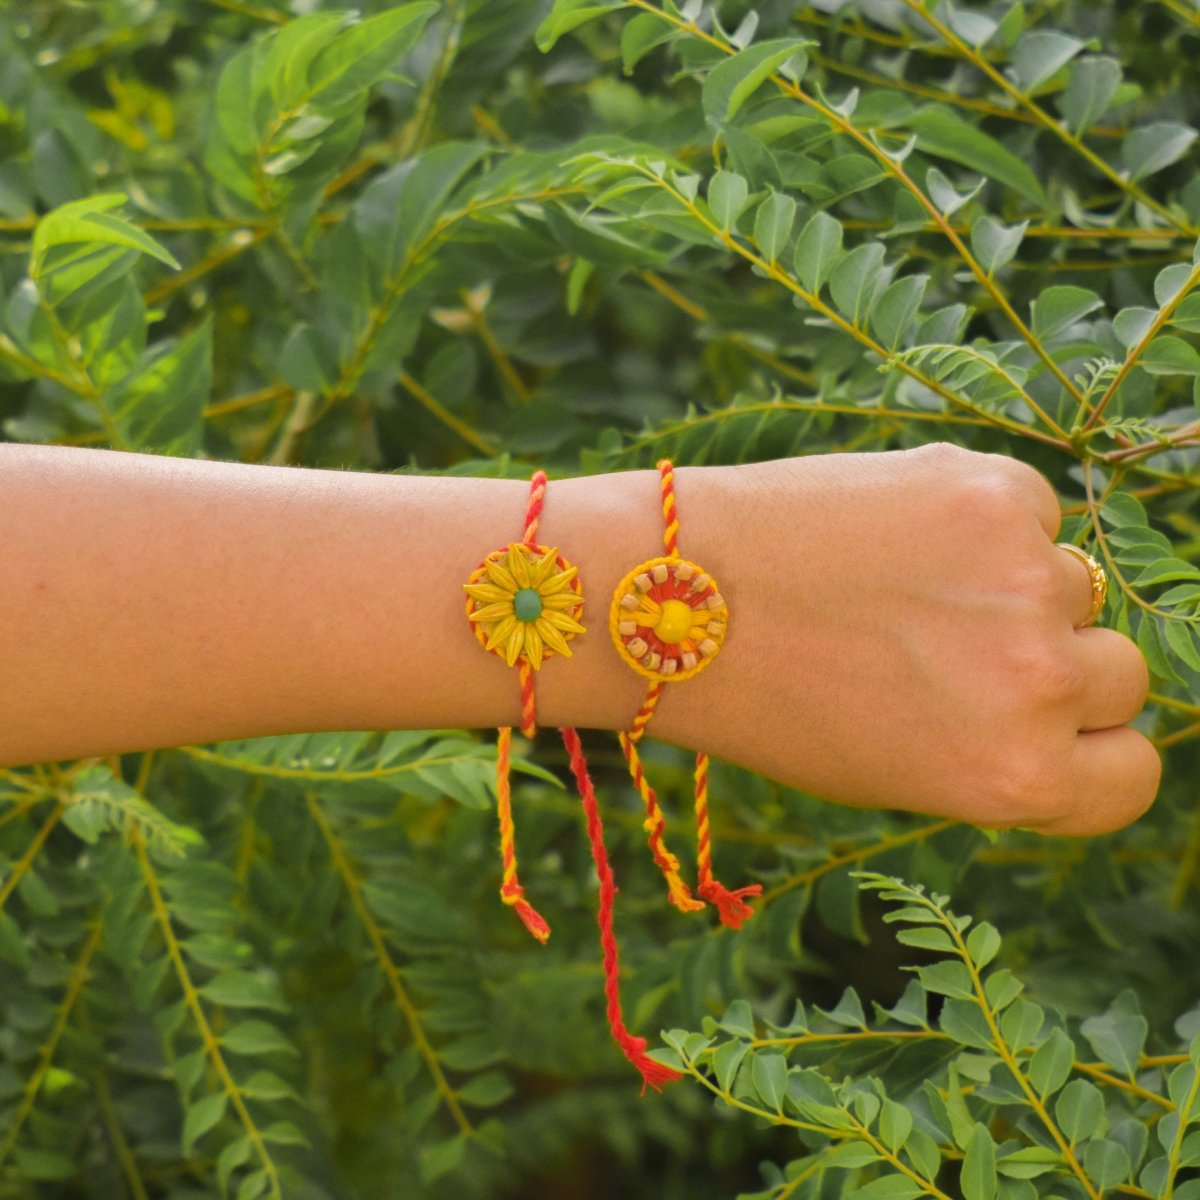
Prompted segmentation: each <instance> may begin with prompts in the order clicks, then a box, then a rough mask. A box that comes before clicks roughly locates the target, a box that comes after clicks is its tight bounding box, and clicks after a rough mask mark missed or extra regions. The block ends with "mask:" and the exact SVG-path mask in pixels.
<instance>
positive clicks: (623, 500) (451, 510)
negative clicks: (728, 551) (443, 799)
mask: <svg viewBox="0 0 1200 1200" xmlns="http://www.w3.org/2000/svg"><path fill="white" fill-rule="evenodd" d="M0 454H2V457H0V478H2V479H3V488H2V490H0V537H2V539H3V545H4V547H5V559H6V569H5V571H4V578H3V585H2V586H3V589H4V595H3V604H2V605H0V659H2V661H3V662H4V664H5V668H6V672H5V673H6V675H7V678H8V680H9V686H8V687H7V688H6V689H4V692H3V694H2V695H0V763H2V764H4V765H18V764H24V763H30V762H42V761H49V760H57V759H69V758H76V757H83V756H89V755H96V754H106V753H113V752H121V751H129V750H140V749H150V748H155V747H165V746H176V745H187V744H191V743H195V742H206V741H214V740H220V739H225V738H236V737H253V736H260V735H266V734H275V733H285V732H300V731H316V730H335V729H392V728H406V729H426V728H442V727H454V728H459V727H468V728H469V727H491V726H495V725H499V724H511V725H517V724H519V719H520V716H519V709H520V706H519V688H518V684H517V673H516V671H515V670H513V669H510V668H508V667H507V666H505V664H504V663H503V661H502V660H501V659H500V658H498V657H497V656H495V655H492V654H485V653H484V652H483V651H482V650H481V649H480V647H479V645H478V643H477V642H476V640H475V638H474V637H473V635H472V633H471V630H470V628H469V626H468V623H467V621H466V618H465V614H464V601H465V597H464V594H463V591H462V586H461V585H462V583H463V582H464V581H465V580H466V578H467V576H468V575H469V573H470V572H471V570H472V569H473V568H474V567H475V566H476V565H477V564H478V562H479V561H480V559H482V558H483V556H484V555H485V554H486V553H487V552H488V551H490V550H492V549H495V548H497V547H499V546H502V545H504V544H505V543H506V542H510V541H514V540H517V539H519V538H520V536H521V528H522V518H523V516H524V511H525V505H526V499H527V496H528V490H529V486H528V483H526V482H524V481H521V480H488V479H473V478H443V477H415V476H397V475H387V474H371V473H367V472H351V471H333V470H310V469H305V468H291V467H265V466H250V465H246V464H240V463H224V462H210V461H203V460H190V459H177V458H168V457H161V456H154V455H137V454H125V453H120V452H115V451H105V450H91V449H80V448H74V447H58V446H18V445H7V444H6V445H4V446H3V447H2V450H0ZM721 474H722V469H714V470H703V469H701V470H692V471H683V472H681V473H680V478H679V481H678V491H679V496H680V505H681V509H684V510H685V511H686V512H687V517H686V519H687V521H688V528H687V538H686V542H685V547H684V548H685V550H686V552H688V553H690V554H693V555H695V556H696V557H698V558H699V559H700V561H704V562H707V563H708V564H709V565H710V568H711V570H712V571H713V572H714V573H716V574H717V576H718V578H720V573H719V572H720V567H719V565H718V562H717V561H713V558H712V556H713V555H714V554H715V555H716V556H717V559H718V560H719V559H720V557H721V550H720V544H721V543H722V541H723V539H722V538H721V537H720V536H718V533H717V530H718V528H719V526H720V525H721V523H722V520H723V518H722V508H723V506H722V504H721V503H720V500H719V497H718V495H717V493H716V491H714V489H713V487H710V486H708V485H709V484H715V483H716V478H715V477H716V476H719V475H721ZM701 477H703V479H704V481H705V486H703V487H701V486H699V483H700V480H701ZM690 484H693V485H696V486H689V485H690ZM538 538H539V540H540V541H541V542H543V543H544V544H546V545H554V546H558V547H559V548H560V549H561V550H562V552H563V554H564V555H566V556H567V557H568V558H570V559H571V561H572V562H574V563H575V564H576V565H577V566H578V567H579V568H580V571H581V577H582V580H583V588H584V596H585V607H584V611H583V622H584V624H585V626H586V627H587V629H588V633H587V635H584V636H581V637H578V638H576V639H575V640H574V642H573V643H572V649H573V651H574V654H573V657H572V658H570V659H565V658H561V657H556V658H552V659H550V660H548V661H547V662H546V663H545V665H544V666H543V668H542V670H541V672H540V673H539V675H538V683H537V686H538V704H539V721H540V723H542V724H544V725H563V724H576V725H581V726H596V727H605V728H618V727H622V726H625V725H627V724H628V722H629V720H630V719H631V717H632V715H633V713H634V712H636V710H637V707H638V704H639V702H640V699H641V697H642V695H643V693H644V681H642V680H640V679H638V678H637V677H636V676H635V675H633V674H632V673H631V672H629V671H628V670H627V669H626V668H624V667H623V666H622V665H621V663H620V662H619V661H618V660H617V657H616V654H615V652H614V650H613V648H612V646H611V644H610V642H609V638H608V634H607V630H606V628H605V627H606V624H607V612H608V603H609V598H610V596H611V594H612V589H613V587H614V586H615V584H616V583H617V581H618V580H619V579H620V577H621V576H622V575H623V574H624V573H625V571H627V570H628V569H629V567H630V566H631V565H633V563H635V562H636V561H637V560H638V559H639V558H644V557H648V556H651V555H653V554H655V553H659V552H660V547H661V539H662V530H661V516H660V513H659V505H658V482H657V473H656V472H654V471H637V472H630V473H625V474H622V475H619V476H614V475H607V476H595V477H588V478H580V479H571V480H562V481H553V482H552V483H551V485H550V488H549V491H548V496H547V502H546V506H545V510H544V512H543V515H542V519H541V524H540V527H539V532H538ZM706 542H707V543H708V544H707V545H706V544H705V543H706ZM706 554H707V555H708V556H709V557H708V558H707V559H706V558H705V555H706ZM727 590H728V589H727ZM732 636H733V635H732V634H731V637H732ZM713 673H714V672H708V673H706V675H707V674H713ZM704 683H705V680H704V678H703V677H701V678H700V679H698V680H697V681H696V683H695V684H694V685H693V688H694V689H699V690H702V691H707V690H708V689H707V688H704V687H703V685H704ZM689 692H690V698H689V702H688V703H687V707H688V708H691V707H692V706H693V705H694V704H696V703H699V704H703V703H704V702H705V698H704V696H703V695H699V694H698V693H697V691H694V690H692V689H689ZM680 699H682V698H680ZM672 707H673V706H672V705H668V704H666V703H664V705H663V712H662V715H661V716H662V719H661V730H662V733H664V734H669V733H670V732H671V726H672V725H677V724H678V722H679V721H680V719H681V718H685V715H686V714H685V713H683V712H682V710H681V711H678V712H676V713H675V715H674V719H672V714H671V711H670V710H671V708H672ZM674 707H678V706H674ZM658 721H659V718H657V717H656V722H658Z"/></svg>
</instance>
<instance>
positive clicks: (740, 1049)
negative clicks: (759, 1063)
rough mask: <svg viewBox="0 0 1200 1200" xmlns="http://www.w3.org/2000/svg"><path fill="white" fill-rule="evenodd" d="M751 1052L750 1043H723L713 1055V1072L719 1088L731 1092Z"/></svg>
mask: <svg viewBox="0 0 1200 1200" xmlns="http://www.w3.org/2000/svg"><path fill="white" fill-rule="evenodd" d="M749 1050H750V1044H749V1043H748V1042H722V1043H721V1044H720V1045H719V1046H718V1047H717V1048H716V1049H715V1050H714V1051H713V1053H712V1070H713V1075H715V1076H716V1080H717V1086H718V1087H719V1088H720V1089H721V1090H722V1091H725V1092H727V1091H729V1089H730V1088H731V1087H732V1086H733V1080H734V1078H735V1076H736V1075H737V1071H738V1067H740V1066H741V1065H742V1060H743V1059H744V1058H745V1057H746V1055H747V1053H748V1052H749Z"/></svg>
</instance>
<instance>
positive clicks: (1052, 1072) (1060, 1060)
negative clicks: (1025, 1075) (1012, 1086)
mask: <svg viewBox="0 0 1200 1200" xmlns="http://www.w3.org/2000/svg"><path fill="white" fill-rule="evenodd" d="M1074 1065H1075V1043H1074V1042H1072V1041H1071V1039H1070V1038H1069V1037H1068V1036H1067V1034H1066V1033H1064V1032H1063V1031H1062V1030H1061V1029H1058V1028H1057V1027H1056V1028H1054V1029H1052V1030H1051V1031H1050V1035H1049V1037H1047V1038H1046V1040H1045V1041H1044V1042H1042V1044H1041V1045H1040V1046H1039V1047H1038V1048H1037V1049H1036V1050H1035V1051H1034V1052H1033V1054H1032V1056H1031V1057H1030V1059H1029V1082H1030V1083H1032V1084H1033V1086H1034V1088H1035V1089H1036V1090H1037V1093H1038V1095H1039V1096H1040V1097H1041V1098H1042V1099H1043V1100H1045V1099H1046V1097H1047V1096H1050V1095H1052V1094H1053V1093H1054V1092H1057V1091H1058V1089H1059V1088H1060V1087H1062V1086H1063V1084H1064V1083H1066V1082H1067V1080H1068V1079H1069V1078H1070V1077H1071V1068H1072V1067H1073V1066H1074Z"/></svg>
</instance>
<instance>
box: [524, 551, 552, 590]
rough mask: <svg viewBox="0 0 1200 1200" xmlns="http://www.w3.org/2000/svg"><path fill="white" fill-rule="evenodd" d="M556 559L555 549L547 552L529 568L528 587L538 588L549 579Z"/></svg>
mask: <svg viewBox="0 0 1200 1200" xmlns="http://www.w3.org/2000/svg"><path fill="white" fill-rule="evenodd" d="M557 558H558V549H557V547H555V548H552V549H550V550H547V551H546V553H545V554H543V555H542V557H541V558H539V559H538V561H537V562H536V563H534V564H533V566H532V567H531V568H530V573H529V586H530V587H540V585H541V584H542V583H544V582H545V581H546V580H547V579H548V578H549V577H550V572H551V571H553V570H554V567H555V560H556V559H557Z"/></svg>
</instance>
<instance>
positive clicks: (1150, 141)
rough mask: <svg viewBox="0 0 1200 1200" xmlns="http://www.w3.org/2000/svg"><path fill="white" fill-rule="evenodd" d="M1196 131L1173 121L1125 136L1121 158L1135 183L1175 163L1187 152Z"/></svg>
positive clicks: (1160, 123)
mask: <svg viewBox="0 0 1200 1200" xmlns="http://www.w3.org/2000/svg"><path fill="white" fill-rule="evenodd" d="M1195 140H1196V131H1195V130H1194V129H1193V128H1192V127H1191V126H1190V125H1180V124H1179V123H1178V122H1176V121H1154V122H1152V123H1151V124H1149V125H1142V126H1141V127H1140V128H1138V129H1135V130H1133V131H1132V132H1131V133H1129V134H1127V135H1126V137H1125V140H1124V142H1122V143H1121V157H1122V158H1123V159H1124V161H1125V169H1126V170H1127V171H1128V172H1129V178H1130V179H1132V180H1134V181H1135V182H1136V181H1137V180H1139V179H1145V177H1146V176H1147V175H1153V174H1154V173H1155V172H1156V171H1161V170H1162V169H1163V168H1164V167H1169V166H1170V165H1171V164H1172V163H1174V162H1178V161H1179V160H1180V159H1181V158H1182V157H1183V156H1184V155H1185V154H1186V153H1187V152H1188V150H1190V149H1191V146H1192V143H1193V142H1194V141H1195Z"/></svg>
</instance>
